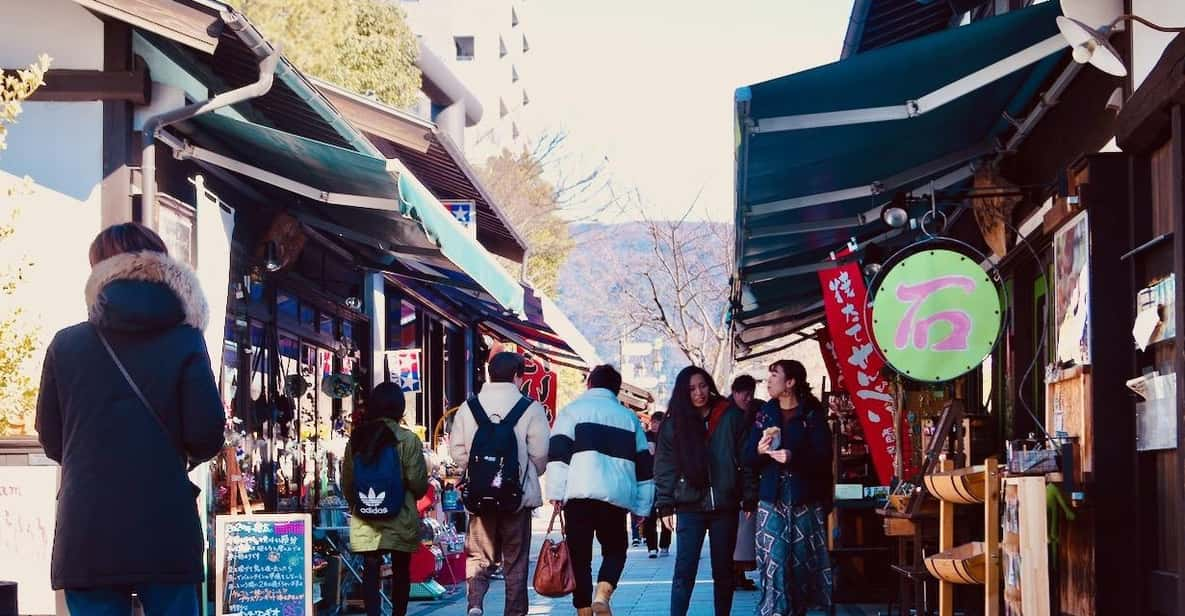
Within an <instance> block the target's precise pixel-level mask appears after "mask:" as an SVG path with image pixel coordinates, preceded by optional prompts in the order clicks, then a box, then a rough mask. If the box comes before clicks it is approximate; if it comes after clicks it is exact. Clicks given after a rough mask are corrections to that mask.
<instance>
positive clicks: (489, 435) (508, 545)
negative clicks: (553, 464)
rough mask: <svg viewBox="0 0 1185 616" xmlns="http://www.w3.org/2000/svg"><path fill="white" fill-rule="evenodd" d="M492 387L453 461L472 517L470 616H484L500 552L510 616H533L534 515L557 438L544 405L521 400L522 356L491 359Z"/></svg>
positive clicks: (473, 409)
mask: <svg viewBox="0 0 1185 616" xmlns="http://www.w3.org/2000/svg"><path fill="white" fill-rule="evenodd" d="M488 372H489V377H490V380H489V382H488V383H486V384H485V385H484V386H483V387H482V390H481V393H480V394H479V395H477V396H473V397H471V398H469V400H467V401H466V402H465V404H463V405H461V408H460V409H459V410H458V411H457V413H456V415H455V416H454V419H453V430H452V433H451V434H450V437H449V440H450V442H451V448H450V454H451V455H452V458H453V461H454V462H455V463H456V464H457V466H458V469H459V470H460V471H461V472H462V473H463V476H464V479H463V481H462V484H461V499H462V501H463V502H464V504H465V509H467V510H468V511H469V514H470V516H469V532H468V533H467V534H466V536H465V551H466V552H467V561H466V567H465V573H466V577H467V578H468V581H469V588H468V590H469V610H468V613H467V614H468V616H482V614H483V611H484V609H485V608H484V605H485V596H486V593H487V592H488V591H489V588H490V570H491V567H492V565H493V564H494V562H495V557H496V552H497V548H498V547H499V546H500V548H501V555H502V569H503V571H504V572H505V579H506V610H505V612H504V614H505V615H506V616H526V614H527V608H528V601H527V587H528V584H529V581H528V576H527V573H528V571H527V569H528V565H529V563H530V553H531V513H532V512H533V511H534V510H535V509H536V508H537V507H540V506H542V505H543V494H542V490H541V489H540V486H539V476H540V475H542V474H543V472H544V471H545V470H546V469H547V446H548V439H549V438H551V428H550V426H549V425H548V420H547V412H546V411H545V410H544V409H543V405H541V404H539V403H538V402H535V401H534V400H531V399H530V398H527V397H525V396H523V394H522V392H521V387H522V382H523V375H524V373H525V372H526V364H525V362H524V361H523V358H522V356H521V355H519V354H517V353H510V352H502V353H497V354H495V355H494V356H493V357H492V358H490V362H489V366H488Z"/></svg>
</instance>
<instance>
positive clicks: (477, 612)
mask: <svg viewBox="0 0 1185 616" xmlns="http://www.w3.org/2000/svg"><path fill="white" fill-rule="evenodd" d="M469 616H482V609H481V608H480V607H473V608H469Z"/></svg>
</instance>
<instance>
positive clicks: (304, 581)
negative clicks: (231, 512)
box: [216, 514, 313, 616]
mask: <svg viewBox="0 0 1185 616" xmlns="http://www.w3.org/2000/svg"><path fill="white" fill-rule="evenodd" d="M311 524H312V520H311V518H310V517H309V516H308V514H291V515H251V516H219V517H218V520H217V532H218V536H217V541H216V546H217V558H218V560H217V561H216V562H217V564H218V565H217V566H218V571H217V575H218V588H217V591H218V592H217V595H216V596H217V598H216V607H217V610H218V611H217V614H219V615H220V616H221V615H224V614H235V615H238V616H312V614H313V593H312V578H311V576H312V564H313V563H312V558H313V550H312V528H311Z"/></svg>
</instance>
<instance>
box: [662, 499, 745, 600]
mask: <svg viewBox="0 0 1185 616" xmlns="http://www.w3.org/2000/svg"><path fill="white" fill-rule="evenodd" d="M704 535H708V536H709V537H710V542H711V543H710V553H711V555H712V594H713V597H714V599H715V607H716V616H728V614H730V613H732V595H733V590H734V588H733V585H734V584H735V579H734V578H733V570H732V553H733V551H734V550H736V545H737V512H736V510H735V509H734V510H732V511H710V512H708V511H689V512H686V513H680V514H678V528H677V529H676V530H675V536H676V539H677V541H678V544H677V545H676V546H675V550H676V552H677V553H676V554H675V579H674V583H673V584H672V585H671V615H672V616H686V615H687V608H688V607H689V606H690V604H691V591H692V590H693V589H694V588H695V574H696V570H697V569H699V556H700V550H702V549H703V547H704Z"/></svg>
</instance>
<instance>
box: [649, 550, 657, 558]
mask: <svg viewBox="0 0 1185 616" xmlns="http://www.w3.org/2000/svg"><path fill="white" fill-rule="evenodd" d="M650 558H658V550H650Z"/></svg>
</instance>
